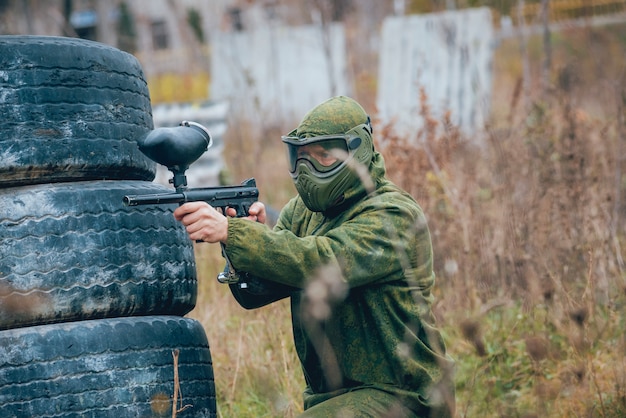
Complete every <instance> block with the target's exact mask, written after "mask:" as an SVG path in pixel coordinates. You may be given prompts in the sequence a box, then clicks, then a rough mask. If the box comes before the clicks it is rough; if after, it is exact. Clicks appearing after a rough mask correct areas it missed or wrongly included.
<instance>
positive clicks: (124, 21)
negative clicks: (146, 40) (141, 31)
mask: <svg viewBox="0 0 626 418" xmlns="http://www.w3.org/2000/svg"><path fill="white" fill-rule="evenodd" d="M119 13H120V17H119V20H118V22H117V33H118V48H119V49H121V50H122V51H126V52H129V53H131V54H132V53H133V52H135V51H136V49H137V31H136V29H135V19H134V17H133V15H132V13H131V11H130V9H129V8H128V5H127V4H126V2H125V1H123V2H121V3H120V5H119Z"/></svg>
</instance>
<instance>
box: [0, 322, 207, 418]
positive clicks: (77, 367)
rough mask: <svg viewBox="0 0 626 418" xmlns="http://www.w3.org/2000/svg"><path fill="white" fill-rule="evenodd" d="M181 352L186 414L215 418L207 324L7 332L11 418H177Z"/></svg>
mask: <svg viewBox="0 0 626 418" xmlns="http://www.w3.org/2000/svg"><path fill="white" fill-rule="evenodd" d="M174 350H179V355H178V376H179V382H180V385H179V387H180V393H181V394H182V400H181V399H180V396H179V400H180V401H181V403H177V404H178V406H179V407H181V405H182V406H184V405H191V407H188V408H187V409H184V410H182V411H180V412H178V414H177V416H178V417H181V418H182V417H215V416H216V402H215V383H214V376H213V367H212V361H211V353H210V349H209V345H208V342H207V338H206V334H205V332H204V329H203V328H202V326H201V325H200V324H199V322H197V321H195V320H192V319H188V318H180V317H172V316H148V317H135V318H119V319H100V320H92V321H81V322H72V323H66V324H53V325H42V326H37V327H27V328H21V329H15V330H7V331H0V382H2V384H1V385H0V410H1V411H2V417H4V418H31V417H38V418H42V417H64V418H74V417H76V418H78V417H99V418H100V417H101V418H107V417H111V418H123V417H124V418H125V417H170V416H172V397H173V394H174V362H173V354H172V353H173V351H174Z"/></svg>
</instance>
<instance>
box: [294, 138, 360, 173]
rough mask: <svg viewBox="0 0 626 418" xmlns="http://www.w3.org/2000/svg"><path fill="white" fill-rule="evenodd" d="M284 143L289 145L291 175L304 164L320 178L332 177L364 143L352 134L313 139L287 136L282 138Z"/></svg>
mask: <svg viewBox="0 0 626 418" xmlns="http://www.w3.org/2000/svg"><path fill="white" fill-rule="evenodd" d="M293 133H294V132H292V133H291V134H293ZM282 141H283V142H284V143H285V144H287V152H288V158H289V172H290V173H291V174H295V172H296V169H297V167H298V165H299V164H302V163H304V164H306V165H308V166H309V167H310V168H311V169H312V170H314V171H315V172H317V174H318V175H319V176H320V177H325V176H330V175H332V174H333V173H334V171H335V170H336V169H337V168H338V167H340V166H342V165H343V164H344V163H345V162H346V161H347V160H348V159H349V158H350V157H351V155H352V153H353V152H354V150H356V149H357V148H359V146H360V145H361V142H362V141H361V137H359V136H358V135H355V134H350V133H347V134H343V135H321V136H314V137H311V138H298V137H297V136H291V135H287V136H283V137H282Z"/></svg>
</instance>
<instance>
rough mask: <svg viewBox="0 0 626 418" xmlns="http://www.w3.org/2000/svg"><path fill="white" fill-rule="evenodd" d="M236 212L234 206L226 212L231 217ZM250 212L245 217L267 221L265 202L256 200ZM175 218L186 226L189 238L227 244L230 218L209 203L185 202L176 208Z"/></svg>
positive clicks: (257, 220) (262, 221)
mask: <svg viewBox="0 0 626 418" xmlns="http://www.w3.org/2000/svg"><path fill="white" fill-rule="evenodd" d="M236 213H237V212H236V211H235V209H233V208H228V209H227V210H226V214H227V215H228V216H231V217H232V216H235V215H236ZM248 213H249V214H248V216H246V217H245V218H243V219H248V220H251V221H256V222H261V223H265V220H266V218H267V213H266V211H265V205H264V204H263V203H261V202H254V203H253V204H252V206H250V209H249V211H248ZM174 218H176V220H177V221H179V222H181V223H182V224H183V225H184V226H185V229H186V230H187V233H188V234H189V238H191V239H192V240H195V241H205V242H210V243H215V242H222V243H224V244H226V240H227V239H228V218H226V216H224V215H223V214H222V213H221V212H220V211H218V210H217V209H215V208H214V207H212V206H211V205H209V204H208V203H206V202H189V203H185V204H184V205H182V206H179V207H178V208H176V210H175V211H174Z"/></svg>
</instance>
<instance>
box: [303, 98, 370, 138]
mask: <svg viewBox="0 0 626 418" xmlns="http://www.w3.org/2000/svg"><path fill="white" fill-rule="evenodd" d="M366 122H367V113H366V112H365V110H364V109H363V107H361V105H360V104H358V103H357V102H356V101H355V100H354V99H351V98H349V97H346V96H336V97H332V98H330V99H328V100H326V101H325V102H323V103H321V104H319V105H317V106H316V107H314V108H313V109H312V110H310V111H309V112H308V113H307V114H306V115H304V118H303V119H302V122H300V125H298V128H297V129H296V136H298V137H299V138H310V137H313V136H320V135H334V134H344V133H346V132H348V131H349V130H350V129H352V128H354V127H355V126H357V125H360V124H362V123H366Z"/></svg>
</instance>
